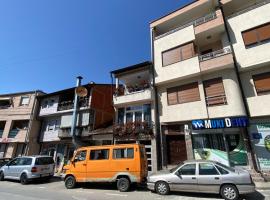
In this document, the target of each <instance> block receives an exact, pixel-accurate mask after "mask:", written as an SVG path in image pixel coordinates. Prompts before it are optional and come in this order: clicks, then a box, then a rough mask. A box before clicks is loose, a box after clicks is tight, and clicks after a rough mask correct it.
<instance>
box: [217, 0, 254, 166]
mask: <svg viewBox="0 0 270 200" xmlns="http://www.w3.org/2000/svg"><path fill="white" fill-rule="evenodd" d="M218 3H219V7H220V10H221V13H222V18H223V21H224V26H225V30H226V34H227V37H228V40H229V44H230V48H231V51H232V56H233V62H234V69H235V73H236V77H237V81H238V83H239V88H240V92H241V98H242V102H243V104H244V108H245V111H246V114H247V117H248V118H250V110H249V107H248V103H247V100H246V98H245V94H244V89H243V84H242V81H241V78H240V73H239V69H238V66H237V64H236V63H237V59H236V56H235V51H234V48H233V45H232V39H231V36H230V33H229V29H228V25H227V21H226V18H225V14H224V10H223V5H222V3H221V1H220V0H219V1H218ZM245 132H246V134H245V136H246V139H247V144H248V148H249V149H250V153H251V155H250V156H251V159H250V160H251V163H249V164H251V165H252V166H251V167H252V168H254V169H255V170H256V171H258V168H257V165H256V161H255V157H254V155H255V153H254V149H253V147H252V145H251V141H250V136H249V131H248V128H247V127H246V128H245ZM244 139H245V138H244Z"/></svg>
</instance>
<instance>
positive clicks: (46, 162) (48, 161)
mask: <svg viewBox="0 0 270 200" xmlns="http://www.w3.org/2000/svg"><path fill="white" fill-rule="evenodd" d="M50 164H54V161H53V158H52V157H40V158H36V162H35V165H50Z"/></svg>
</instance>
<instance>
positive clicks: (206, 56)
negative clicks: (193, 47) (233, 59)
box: [199, 47, 232, 62]
mask: <svg viewBox="0 0 270 200" xmlns="http://www.w3.org/2000/svg"><path fill="white" fill-rule="evenodd" d="M230 53H232V50H231V48H230V47H225V48H223V49H220V50H217V51H214V52H211V53H207V54H204V55H200V56H199V61H200V62H202V61H206V60H209V59H213V58H217V57H220V56H224V55H226V54H230Z"/></svg>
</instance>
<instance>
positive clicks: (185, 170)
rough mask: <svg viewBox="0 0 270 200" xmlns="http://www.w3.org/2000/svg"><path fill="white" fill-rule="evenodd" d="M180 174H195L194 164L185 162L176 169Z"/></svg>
mask: <svg viewBox="0 0 270 200" xmlns="http://www.w3.org/2000/svg"><path fill="white" fill-rule="evenodd" d="M178 173H179V174H180V175H195V174H196V164H187V165H184V166H183V167H181V168H180V169H179V170H178Z"/></svg>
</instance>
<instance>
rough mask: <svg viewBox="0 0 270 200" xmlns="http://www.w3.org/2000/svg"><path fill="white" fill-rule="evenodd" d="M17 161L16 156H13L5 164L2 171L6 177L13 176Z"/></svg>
mask: <svg viewBox="0 0 270 200" xmlns="http://www.w3.org/2000/svg"><path fill="white" fill-rule="evenodd" d="M17 163H18V158H15V159H14V160H12V161H10V162H9V163H8V164H7V165H6V167H5V172H4V173H5V177H6V178H14V176H15V170H16V166H17Z"/></svg>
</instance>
